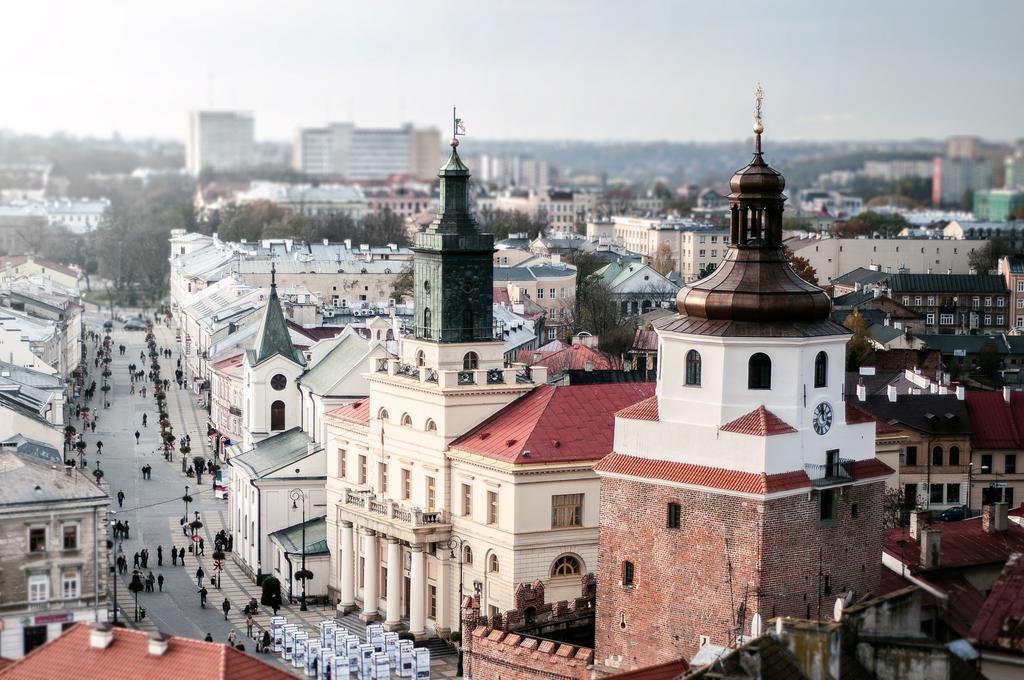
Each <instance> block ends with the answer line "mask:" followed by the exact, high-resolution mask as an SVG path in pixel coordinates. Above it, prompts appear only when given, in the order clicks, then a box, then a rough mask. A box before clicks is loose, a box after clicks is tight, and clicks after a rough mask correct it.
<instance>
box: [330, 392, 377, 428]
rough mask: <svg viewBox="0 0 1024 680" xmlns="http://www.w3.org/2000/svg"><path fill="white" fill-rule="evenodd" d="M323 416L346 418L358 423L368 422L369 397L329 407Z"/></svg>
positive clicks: (366, 423) (367, 423)
mask: <svg viewBox="0 0 1024 680" xmlns="http://www.w3.org/2000/svg"><path fill="white" fill-rule="evenodd" d="M324 416H325V417H328V418H334V419H338V420H347V421H349V422H353V423H358V424H360V425H369V424H370V398H369V397H363V398H362V399H357V400H356V401H353V402H352V403H350V404H345V405H344V406H339V407H338V408H336V409H331V410H330V411H328V412H327V413H325V414H324Z"/></svg>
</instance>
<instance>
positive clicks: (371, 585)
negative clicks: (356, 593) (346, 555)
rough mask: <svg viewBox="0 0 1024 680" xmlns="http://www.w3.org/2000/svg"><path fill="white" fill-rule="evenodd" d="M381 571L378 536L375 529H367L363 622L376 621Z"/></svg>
mask: <svg viewBox="0 0 1024 680" xmlns="http://www.w3.org/2000/svg"><path fill="white" fill-rule="evenodd" d="M379 570H380V558H379V556H378V555H377V534H375V533H374V532H373V529H366V536H365V537H364V538H363V613H362V614H360V615H359V618H361V619H362V620H363V621H376V620H377V618H378V614H377V600H379V599H380V598H379V597H378V596H377V572H378V571H379Z"/></svg>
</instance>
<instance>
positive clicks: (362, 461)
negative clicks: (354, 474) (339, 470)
mask: <svg viewBox="0 0 1024 680" xmlns="http://www.w3.org/2000/svg"><path fill="white" fill-rule="evenodd" d="M359 483H360V484H366V456H359Z"/></svg>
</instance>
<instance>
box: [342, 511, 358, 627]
mask: <svg viewBox="0 0 1024 680" xmlns="http://www.w3.org/2000/svg"><path fill="white" fill-rule="evenodd" d="M339 545H340V546H341V550H340V551H339V552H340V553H341V603H340V606H341V609H342V610H343V611H345V612H350V611H352V610H353V609H355V607H356V587H355V586H356V579H355V576H356V556H355V547H356V546H355V541H354V537H353V529H352V522H345V521H343V522H342V523H341V541H340V542H339Z"/></svg>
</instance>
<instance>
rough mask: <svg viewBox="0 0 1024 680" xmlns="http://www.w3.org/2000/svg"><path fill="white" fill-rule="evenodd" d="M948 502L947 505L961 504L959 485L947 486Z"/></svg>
mask: <svg viewBox="0 0 1024 680" xmlns="http://www.w3.org/2000/svg"><path fill="white" fill-rule="evenodd" d="M946 502H947V503H959V502H960V485H959V484H947V485H946Z"/></svg>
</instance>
